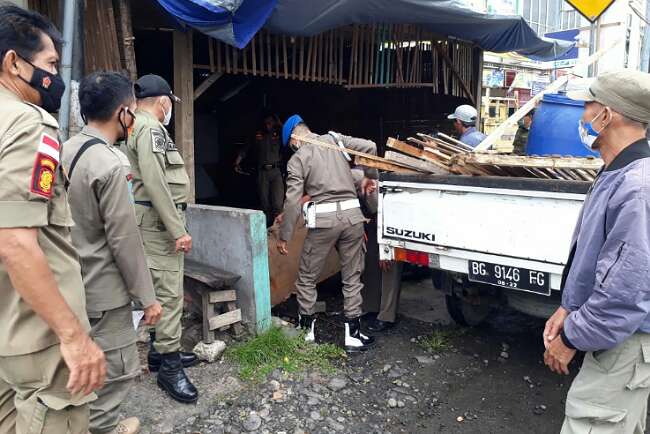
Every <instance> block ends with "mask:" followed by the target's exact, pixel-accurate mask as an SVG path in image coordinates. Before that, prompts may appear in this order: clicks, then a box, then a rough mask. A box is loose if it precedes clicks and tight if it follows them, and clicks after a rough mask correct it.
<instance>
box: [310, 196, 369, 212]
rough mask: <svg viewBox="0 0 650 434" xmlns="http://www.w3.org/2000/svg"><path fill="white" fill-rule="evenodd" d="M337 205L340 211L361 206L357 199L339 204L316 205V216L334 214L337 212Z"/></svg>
mask: <svg viewBox="0 0 650 434" xmlns="http://www.w3.org/2000/svg"><path fill="white" fill-rule="evenodd" d="M337 205H339V206H340V207H341V211H345V210H348V209H353V208H360V207H361V204H360V203H359V199H350V200H344V201H341V202H331V203H317V204H316V214H324V213H328V212H336V211H338V207H337Z"/></svg>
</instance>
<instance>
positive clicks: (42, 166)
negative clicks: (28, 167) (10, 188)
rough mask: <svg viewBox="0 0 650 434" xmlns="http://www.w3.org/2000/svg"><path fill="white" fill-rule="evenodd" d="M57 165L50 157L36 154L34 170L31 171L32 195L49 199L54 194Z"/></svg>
mask: <svg viewBox="0 0 650 434" xmlns="http://www.w3.org/2000/svg"><path fill="white" fill-rule="evenodd" d="M58 165H59V163H58V161H56V160H55V159H54V158H52V156H50V155H47V154H43V153H41V152H39V153H38V154H36V161H35V162H34V169H33V171H32V182H31V191H32V193H35V194H38V195H40V196H43V197H46V198H48V199H50V198H51V197H52V193H53V192H54V182H55V181H56V169H57V167H58Z"/></svg>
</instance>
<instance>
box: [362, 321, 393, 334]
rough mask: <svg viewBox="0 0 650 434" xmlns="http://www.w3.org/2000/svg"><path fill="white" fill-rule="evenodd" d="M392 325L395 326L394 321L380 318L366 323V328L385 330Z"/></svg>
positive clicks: (373, 330) (377, 330)
mask: <svg viewBox="0 0 650 434" xmlns="http://www.w3.org/2000/svg"><path fill="white" fill-rule="evenodd" d="M394 327H395V323H394V322H390V321H382V320H380V319H376V320H374V321H372V322H370V323H369V324H368V330H370V331H371V332H385V331H387V330H390V329H392V328H394Z"/></svg>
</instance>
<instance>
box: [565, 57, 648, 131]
mask: <svg viewBox="0 0 650 434" xmlns="http://www.w3.org/2000/svg"><path fill="white" fill-rule="evenodd" d="M566 96H567V97H569V98H571V99H573V100H577V101H585V102H592V101H595V102H599V103H601V104H602V105H605V106H608V107H611V109H612V110H614V111H615V112H618V113H620V114H622V115H624V116H626V117H628V118H630V119H633V120H635V121H638V122H644V123H646V122H650V74H648V73H645V72H641V71H635V70H633V69H619V70H615V71H610V72H605V73H602V74H600V75H599V76H598V77H596V79H595V80H593V81H592V82H591V84H590V85H589V86H588V87H585V88H583V89H580V90H574V91H569V92H567V94H566Z"/></svg>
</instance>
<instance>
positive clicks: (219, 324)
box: [184, 259, 241, 344]
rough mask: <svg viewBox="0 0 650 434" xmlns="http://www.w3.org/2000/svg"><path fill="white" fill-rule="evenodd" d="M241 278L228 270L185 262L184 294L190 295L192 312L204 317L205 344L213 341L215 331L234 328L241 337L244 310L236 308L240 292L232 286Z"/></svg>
mask: <svg viewBox="0 0 650 434" xmlns="http://www.w3.org/2000/svg"><path fill="white" fill-rule="evenodd" d="M240 278H241V276H238V275H236V274H233V273H230V272H228V271H224V270H219V269H218V268H215V267H212V266H210V265H207V264H203V263H200V262H197V261H194V260H191V259H185V279H184V284H185V291H186V292H187V293H188V295H189V296H190V299H191V306H192V310H194V311H195V312H196V313H198V314H199V315H201V320H202V323H203V341H204V342H205V343H208V344H209V343H212V342H214V341H215V339H216V338H215V333H216V331H219V330H226V329H228V328H230V327H231V326H233V327H235V328H236V330H235V332H236V333H237V334H239V328H240V327H241V324H240V323H241V309H238V308H237V292H236V291H235V289H233V286H234V285H235V283H237V281H239V279H240ZM237 326H239V327H237Z"/></svg>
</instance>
